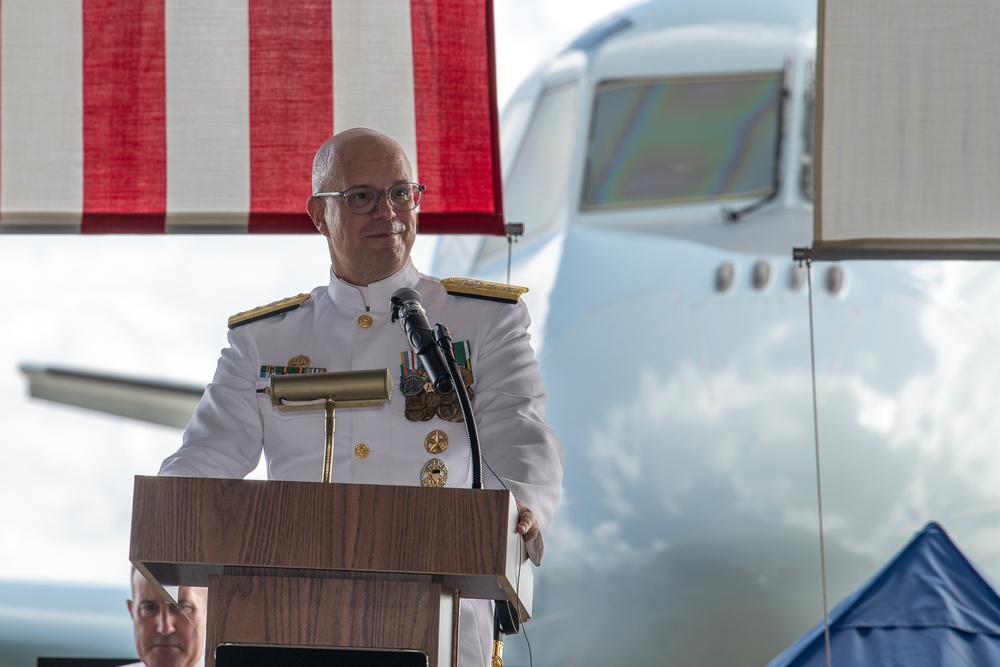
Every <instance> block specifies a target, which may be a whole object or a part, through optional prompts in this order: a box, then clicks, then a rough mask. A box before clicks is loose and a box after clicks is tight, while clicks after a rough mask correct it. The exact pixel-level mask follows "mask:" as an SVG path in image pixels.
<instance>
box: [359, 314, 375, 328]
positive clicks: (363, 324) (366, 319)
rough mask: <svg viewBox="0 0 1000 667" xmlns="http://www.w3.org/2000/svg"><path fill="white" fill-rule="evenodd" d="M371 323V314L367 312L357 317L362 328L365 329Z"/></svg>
mask: <svg viewBox="0 0 1000 667" xmlns="http://www.w3.org/2000/svg"><path fill="white" fill-rule="evenodd" d="M371 325H372V316H371V315H369V314H368V313H365V314H364V315H362V316H361V317H359V318H358V326H360V327H361V328H362V329H367V328H368V327H370V326H371Z"/></svg>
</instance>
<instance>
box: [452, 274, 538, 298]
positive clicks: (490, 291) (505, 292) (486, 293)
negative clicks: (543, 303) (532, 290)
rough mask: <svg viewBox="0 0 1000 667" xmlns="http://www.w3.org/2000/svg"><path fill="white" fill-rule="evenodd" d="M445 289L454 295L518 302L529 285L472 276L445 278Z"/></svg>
mask: <svg viewBox="0 0 1000 667" xmlns="http://www.w3.org/2000/svg"><path fill="white" fill-rule="evenodd" d="M441 285H442V286H443V287H444V289H445V291H446V292H448V294H451V295H452V296H471V297H473V298H476V299H487V300H489V301H506V302H507V303H517V302H518V301H520V299H521V295H522V294H524V293H525V292H527V291H528V288H527V287H518V286H517V285H507V284H506V283H490V282H486V281H485V280H474V279H472V278H445V279H444V280H442V281H441Z"/></svg>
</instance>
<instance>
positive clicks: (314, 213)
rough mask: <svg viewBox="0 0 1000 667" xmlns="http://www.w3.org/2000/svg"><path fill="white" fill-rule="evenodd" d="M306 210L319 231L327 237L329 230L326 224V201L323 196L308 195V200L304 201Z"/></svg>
mask: <svg viewBox="0 0 1000 667" xmlns="http://www.w3.org/2000/svg"><path fill="white" fill-rule="evenodd" d="M306 210H307V211H309V217H310V218H311V219H312V221H313V224H314V225H316V229H317V230H318V231H319V233H320V234H322V235H323V236H326V237H329V236H330V230H329V228H328V227H327V226H326V202H324V201H323V198H322V197H310V198H309V201H308V202H306Z"/></svg>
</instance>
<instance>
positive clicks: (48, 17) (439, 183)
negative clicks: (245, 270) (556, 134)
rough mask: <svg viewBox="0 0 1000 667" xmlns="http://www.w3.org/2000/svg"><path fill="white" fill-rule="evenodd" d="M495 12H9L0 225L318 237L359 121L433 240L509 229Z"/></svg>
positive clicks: (134, 5) (420, 3) (153, 8)
mask: <svg viewBox="0 0 1000 667" xmlns="http://www.w3.org/2000/svg"><path fill="white" fill-rule="evenodd" d="M492 21H493V14H492V4H491V2H490V0H381V1H380V2H361V1H358V0H295V2H288V1H287V0H239V1H236V0H0V232H27V233H32V232H66V233H81V232H82V233H129V234H133V233H164V232H170V233H174V232H180V233H184V232H251V233H298V232H314V228H313V226H312V223H311V222H310V221H309V218H308V216H307V215H306V213H305V205H306V200H307V199H308V197H309V194H310V190H309V188H310V169H311V163H312V156H313V154H314V152H315V150H316V148H317V147H318V146H319V145H320V144H321V143H322V142H323V141H325V140H326V139H327V138H328V137H330V136H331V135H332V134H334V133H335V132H337V131H340V130H342V129H346V128H349V127H354V126H358V125H365V126H369V127H375V128H377V129H380V130H382V131H384V132H386V133H388V134H389V135H391V136H393V137H395V138H396V139H397V140H399V141H400V143H402V144H403V146H404V147H405V148H406V149H407V152H408V154H409V155H410V156H411V158H412V159H413V161H414V168H415V170H416V172H417V173H416V178H417V179H418V180H419V181H420V182H422V183H424V184H425V185H427V193H426V195H425V198H424V200H423V201H422V202H421V211H420V218H419V220H420V231H421V232H424V233H482V234H503V206H502V194H501V183H500V161H499V139H498V136H497V110H496V109H497V106H496V81H495V76H494V62H493V26H492Z"/></svg>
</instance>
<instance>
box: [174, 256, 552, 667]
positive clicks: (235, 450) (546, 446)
mask: <svg viewBox="0 0 1000 667" xmlns="http://www.w3.org/2000/svg"><path fill="white" fill-rule="evenodd" d="M401 287H410V288H414V289H416V290H417V291H418V292H419V293H420V295H421V297H422V301H423V307H424V309H425V310H426V312H427V319H428V321H429V323H430V324H431V326H433V325H434V324H435V323H438V322H440V323H442V324H444V325H445V326H447V327H448V329H449V331H450V332H451V335H452V338H453V340H454V341H455V343H456V344H458V343H460V342H467V344H468V348H469V359H470V362H471V371H472V375H473V382H472V385H471V386H472V388H473V392H474V400H473V411H474V413H475V417H476V423H477V428H478V432H479V439H480V443H481V447H482V455H483V461H484V465H483V485H484V486H485V487H486V488H494V489H498V488H503V486H506V487H507V488H508V489H510V491H511V492H512V493H513V494H514V496H515V497H516V498H517V499H518V500H520V501H521V502H523V503H524V504H525V505H527V506H528V507H529V508H531V510H532V511H533V512H534V514H535V519H536V521H537V522H538V525H539V528H540V530H541V534H540V535H539V537H538V538H537V539H535V540H533V541H532V542H531V543H530V544H529V545H528V551H529V555H530V556H531V558H532V560H533V561H535V563H536V564H537V563H538V562H539V561H540V560H541V555H542V551H543V543H542V534H544V532H545V531H546V529H547V528H548V525H549V522H550V520H551V518H552V514H553V512H554V510H555V506H556V503H557V502H558V499H559V494H560V485H561V482H562V445H561V444H560V442H559V440H558V438H557V437H556V435H555V433H554V432H553V431H552V430H551V429H550V428H549V426H548V424H547V421H546V417H545V390H544V388H543V386H542V380H541V375H540V373H539V369H538V363H537V361H536V360H535V356H534V352H533V350H532V348H531V346H530V343H529V335H528V333H527V326H528V323H529V321H530V320H529V316H528V311H527V308H526V307H525V305H524V304H523V303H522V302H518V303H508V302H499V301H493V300H484V299H478V298H470V297H465V296H453V295H450V294H448V293H447V292H446V291H445V289H444V287H443V286H442V285H441V283H440V281H439V280H437V279H436V278H431V277H428V276H424V275H422V274H420V273H418V272H417V270H416V269H415V268H414V267H413V265H412V263H410V262H407V265H406V266H405V267H404V268H403V269H402V270H401V271H400V272H399V273H397V274H395V275H393V276H391V277H389V278H387V279H385V280H383V281H380V282H377V283H373V284H371V285H368V286H367V287H357V286H355V285H350V284H348V283H345V282H343V281H341V280H339V279H337V278H336V277H335V276H332V279H331V282H330V284H329V286H326V287H318V288H316V289H314V290H313V291H312V293H311V298H309V299H308V300H306V301H305V302H304V303H302V305H301V306H299V307H298V308H296V309H295V310H291V311H289V312H286V313H282V314H278V315H273V316H270V317H266V318H264V319H260V320H257V321H254V322H250V323H247V324H243V325H239V326H235V327H234V328H232V329H231V330H230V332H229V347H228V348H226V349H224V350H223V351H222V356H221V359H220V360H219V365H218V368H217V370H216V374H215V378H214V379H213V381H212V383H211V384H209V385H208V387H207V388H206V391H205V395H204V397H203V398H202V401H201V403H200V404H199V406H198V408H197V410H196V411H195V413H194V416H193V417H192V419H191V423H190V425H189V426H188V428H187V430H186V431H185V433H184V439H183V444H182V446H181V448H180V450H178V451H177V452H176V453H175V454H174V455H172V456H170V457H169V458H167V459H166V460H165V461H164V462H163V465H162V467H161V468H160V474H161V475H174V476H188V477H220V478H242V477H244V476H245V475H247V474H248V473H250V472H251V471H252V470H254V468H256V466H257V464H258V462H259V460H260V455H261V453H262V452H263V454H264V456H265V460H266V464H267V475H268V478H269V479H278V480H299V481H320V480H321V479H322V469H323V452H324V435H323V425H324V412H323V410H321V409H317V410H309V411H301V412H281V411H279V410H278V409H277V408H275V407H273V406H272V404H271V399H270V398H269V397H268V396H267V395H266V394H265V393H263V392H259V390H262V389H264V388H265V387H267V385H268V374H267V370H266V368H267V367H268V366H279V367H280V366H288V365H294V364H289V362H290V361H292V360H293V358H296V357H299V360H298V362H299V363H301V362H302V359H301V358H302V357H303V356H304V357H308V364H307V365H308V366H309V367H311V368H321V369H325V370H326V371H347V370H355V371H358V370H373V369H374V370H378V369H384V368H387V367H388V369H389V372H390V375H391V377H392V382H393V392H392V397H391V399H390V400H389V401H388V402H386V404H385V405H383V406H382V407H369V408H351V409H338V410H337V411H336V424H335V430H334V456H333V472H332V479H333V481H334V482H343V483H356V484H398V485H416V486H419V485H420V484H421V471H422V469H423V468H424V466H425V464H427V462H428V461H430V460H431V459H434V458H437V459H440V460H442V461H444V463H445V465H446V466H447V483H446V486H449V487H470V486H471V484H472V468H471V457H470V453H469V445H468V436H467V433H466V430H465V425H464V424H462V423H455V422H450V421H446V420H444V419H441V418H439V417H436V416H435V417H434V418H432V419H431V420H429V421H416V422H414V421H409V420H408V419H407V418H406V416H405V414H404V411H405V408H406V397H405V396H404V395H403V394H402V392H401V391H400V390H399V381H400V376H401V374H402V373H403V355H404V354H407V353H409V351H410V348H409V344H408V342H407V340H406V337H405V335H404V334H403V331H402V329H401V328H400V325H399V323H398V322H396V323H393V322H391V321H390V318H391V306H390V298H391V297H392V295H393V293H394V292H395V291H396V290H397V289H399V288H401ZM262 368H263V369H264V371H263V372H262ZM434 430H440V431H443V432H444V433H445V434H446V435H447V439H448V446H447V448H446V449H445V450H444V451H443V452H440V453H433V454H432V453H430V452H429V451H428V449H427V448H426V447H425V439H426V438H427V436H428V435H429V434H430V433H431V431H434ZM497 476H498V477H499V478H500V479H502V480H503V485H501V483H500V481H499V480H498V479H497ZM491 608H492V604H491V603H489V602H488V601H479V600H477V601H465V600H463V603H462V612H461V623H460V625H461V628H460V635H459V636H460V639H459V642H460V656H459V657H460V660H459V664H460V665H462V666H463V667H464V666H465V665H487V664H489V655H490V645H491V641H492V634H493V617H492V611H491ZM473 623H475V625H477V626H478V627H477V628H473V625H472V624H473ZM470 633H475V634H476V635H478V637H476V638H475V639H476V640H478V641H476V642H474V641H473V636H472V635H471V634H470ZM474 644H478V645H474Z"/></svg>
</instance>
